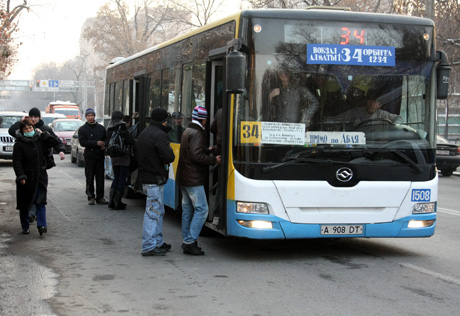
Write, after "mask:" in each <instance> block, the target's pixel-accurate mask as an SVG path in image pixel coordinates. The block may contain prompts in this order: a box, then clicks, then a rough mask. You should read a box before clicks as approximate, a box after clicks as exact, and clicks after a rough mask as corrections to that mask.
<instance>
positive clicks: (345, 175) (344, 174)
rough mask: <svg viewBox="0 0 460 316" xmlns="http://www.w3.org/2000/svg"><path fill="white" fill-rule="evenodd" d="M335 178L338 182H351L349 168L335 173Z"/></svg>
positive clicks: (351, 175)
mask: <svg viewBox="0 0 460 316" xmlns="http://www.w3.org/2000/svg"><path fill="white" fill-rule="evenodd" d="M335 176H336V177H337V180H339V181H340V182H348V181H350V180H351V178H353V171H351V169H350V168H346V167H344V168H340V169H339V170H337V172H336V173H335Z"/></svg>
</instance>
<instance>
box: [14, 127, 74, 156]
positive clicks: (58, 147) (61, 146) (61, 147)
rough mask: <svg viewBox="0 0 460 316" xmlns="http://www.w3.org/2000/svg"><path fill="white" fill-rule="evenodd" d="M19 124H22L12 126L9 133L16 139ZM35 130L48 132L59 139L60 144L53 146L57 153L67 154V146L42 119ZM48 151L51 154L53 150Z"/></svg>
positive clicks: (47, 149)
mask: <svg viewBox="0 0 460 316" xmlns="http://www.w3.org/2000/svg"><path fill="white" fill-rule="evenodd" d="M19 123H20V122H16V123H14V124H13V125H11V127H10V128H9V129H8V133H9V134H10V135H11V136H13V137H16V133H17V132H18V131H19ZM34 128H38V129H39V130H41V131H42V132H48V133H50V134H51V136H54V137H56V138H57V139H58V143H57V144H56V145H55V146H53V148H54V150H55V151H56V152H57V153H60V152H63V153H65V146H64V144H63V143H62V141H61V140H60V139H59V137H57V135H56V134H55V133H54V131H53V129H52V128H51V127H49V126H48V125H46V124H45V122H43V121H42V120H41V119H40V120H39V121H38V123H37V124H35V125H34ZM46 151H48V152H51V149H49V148H46Z"/></svg>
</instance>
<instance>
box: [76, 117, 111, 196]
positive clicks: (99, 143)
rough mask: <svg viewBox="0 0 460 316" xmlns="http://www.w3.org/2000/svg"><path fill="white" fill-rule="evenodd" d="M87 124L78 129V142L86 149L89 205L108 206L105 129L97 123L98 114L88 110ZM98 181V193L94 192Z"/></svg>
mask: <svg viewBox="0 0 460 316" xmlns="http://www.w3.org/2000/svg"><path fill="white" fill-rule="evenodd" d="M85 117H86V123H85V124H83V125H82V126H81V127H80V128H79V129H78V141H79V142H80V145H81V146H82V147H85V153H84V154H83V156H84V158H85V177H86V195H87V197H88V204H89V205H94V204H96V203H97V204H108V203H109V202H107V200H106V199H105V198H104V180H105V179H104V176H105V174H104V159H105V139H106V131H105V127H104V126H102V125H101V124H99V123H98V122H97V121H96V112H94V110H93V109H91V108H88V109H87V110H86V112H85ZM94 179H96V193H95V192H94Z"/></svg>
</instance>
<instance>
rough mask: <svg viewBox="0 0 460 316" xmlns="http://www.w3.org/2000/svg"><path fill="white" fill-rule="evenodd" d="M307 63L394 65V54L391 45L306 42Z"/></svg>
mask: <svg viewBox="0 0 460 316" xmlns="http://www.w3.org/2000/svg"><path fill="white" fill-rule="evenodd" d="M307 64H329V65H355V66H387V67H394V66H395V65H396V55H395V48H394V47H391V46H359V45H346V46H345V45H333V44H307Z"/></svg>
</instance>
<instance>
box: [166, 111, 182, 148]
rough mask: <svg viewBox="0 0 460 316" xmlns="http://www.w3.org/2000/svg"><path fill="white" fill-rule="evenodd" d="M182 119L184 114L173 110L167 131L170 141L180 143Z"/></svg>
mask: <svg viewBox="0 0 460 316" xmlns="http://www.w3.org/2000/svg"><path fill="white" fill-rule="evenodd" d="M183 120H184V115H183V114H182V113H181V112H173V114H172V115H171V130H170V131H169V133H168V136H169V140H170V141H171V142H172V143H180V140H181V138H182V133H183V132H184V128H183V126H182V121H183Z"/></svg>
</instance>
